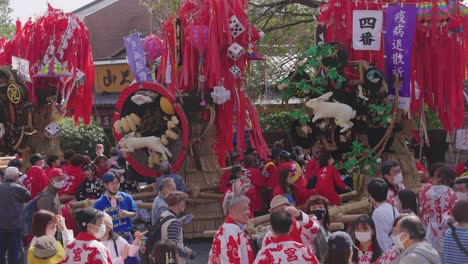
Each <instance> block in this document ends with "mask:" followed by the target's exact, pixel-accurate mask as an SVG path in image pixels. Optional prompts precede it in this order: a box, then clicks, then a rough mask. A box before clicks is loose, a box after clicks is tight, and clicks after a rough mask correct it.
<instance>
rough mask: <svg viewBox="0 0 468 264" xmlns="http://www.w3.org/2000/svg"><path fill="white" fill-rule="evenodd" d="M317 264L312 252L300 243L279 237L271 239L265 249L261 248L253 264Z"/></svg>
mask: <svg viewBox="0 0 468 264" xmlns="http://www.w3.org/2000/svg"><path fill="white" fill-rule="evenodd" d="M273 263H288V264H303V263H313V264H318V261H317V258H316V257H315V255H314V253H313V252H312V250H310V249H309V248H308V247H306V246H304V245H303V244H301V243H297V242H296V241H293V240H292V239H291V238H290V237H289V236H279V237H276V238H273V239H272V243H270V244H269V245H268V246H266V247H262V249H261V250H260V252H258V255H257V258H256V259H255V264H273Z"/></svg>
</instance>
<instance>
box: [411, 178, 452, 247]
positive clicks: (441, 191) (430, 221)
mask: <svg viewBox="0 0 468 264" xmlns="http://www.w3.org/2000/svg"><path fill="white" fill-rule="evenodd" d="M456 201H457V194H456V193H455V192H454V191H453V190H452V189H450V188H449V187H447V186H444V185H432V184H426V185H424V187H423V188H422V189H421V193H420V194H419V204H420V205H421V221H422V222H423V224H424V226H425V227H426V234H427V235H426V239H427V240H428V242H429V243H431V244H432V246H434V248H435V249H436V250H437V251H438V252H439V253H440V252H442V251H443V244H444V238H445V231H446V230H447V228H448V224H447V223H448V222H447V220H448V219H449V217H450V215H451V210H452V208H453V206H454V205H455V202H456Z"/></svg>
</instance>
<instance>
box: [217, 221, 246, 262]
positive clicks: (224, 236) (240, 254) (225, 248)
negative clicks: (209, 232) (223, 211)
mask: <svg viewBox="0 0 468 264" xmlns="http://www.w3.org/2000/svg"><path fill="white" fill-rule="evenodd" d="M253 261H254V254H253V250H252V247H251V245H250V242H249V240H248V238H247V235H246V234H245V233H244V231H242V229H241V227H240V226H239V225H238V224H237V223H236V222H235V221H234V220H233V219H232V218H229V217H228V218H226V220H225V221H224V224H223V225H222V226H221V227H220V228H219V230H218V232H216V235H215V236H214V239H213V244H212V246H211V251H210V256H209V260H208V263H209V264H225V263H230V264H252V263H253Z"/></svg>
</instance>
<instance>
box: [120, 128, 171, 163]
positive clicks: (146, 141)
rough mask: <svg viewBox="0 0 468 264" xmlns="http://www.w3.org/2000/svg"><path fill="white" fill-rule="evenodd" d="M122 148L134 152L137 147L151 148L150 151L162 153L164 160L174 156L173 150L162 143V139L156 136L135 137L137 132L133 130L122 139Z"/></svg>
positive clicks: (124, 150)
mask: <svg viewBox="0 0 468 264" xmlns="http://www.w3.org/2000/svg"><path fill="white" fill-rule="evenodd" d="M119 145H120V150H121V151H123V152H134V151H135V150H137V149H142V148H149V149H150V151H154V152H158V153H159V154H161V156H162V159H163V160H167V157H168V156H169V157H172V154H171V152H170V151H169V149H168V148H166V147H165V146H164V145H163V144H162V143H161V139H160V138H158V137H155V136H151V137H140V138H137V137H135V132H131V133H129V134H127V135H126V136H124V137H123V138H122V139H121V140H120V141H119Z"/></svg>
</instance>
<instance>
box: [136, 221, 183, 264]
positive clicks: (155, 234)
mask: <svg viewBox="0 0 468 264" xmlns="http://www.w3.org/2000/svg"><path fill="white" fill-rule="evenodd" d="M172 219H177V217H175V216H174V215H173V214H170V215H168V216H166V217H164V218H163V219H161V221H159V223H158V224H157V225H154V226H152V227H151V230H150V231H149V233H148V236H147V240H146V243H145V252H144V253H143V256H142V263H151V262H150V261H149V260H150V255H151V253H152V251H153V248H154V245H155V244H156V242H157V241H159V240H161V228H162V226H163V225H164V224H165V223H166V222H168V221H170V220H172Z"/></svg>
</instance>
